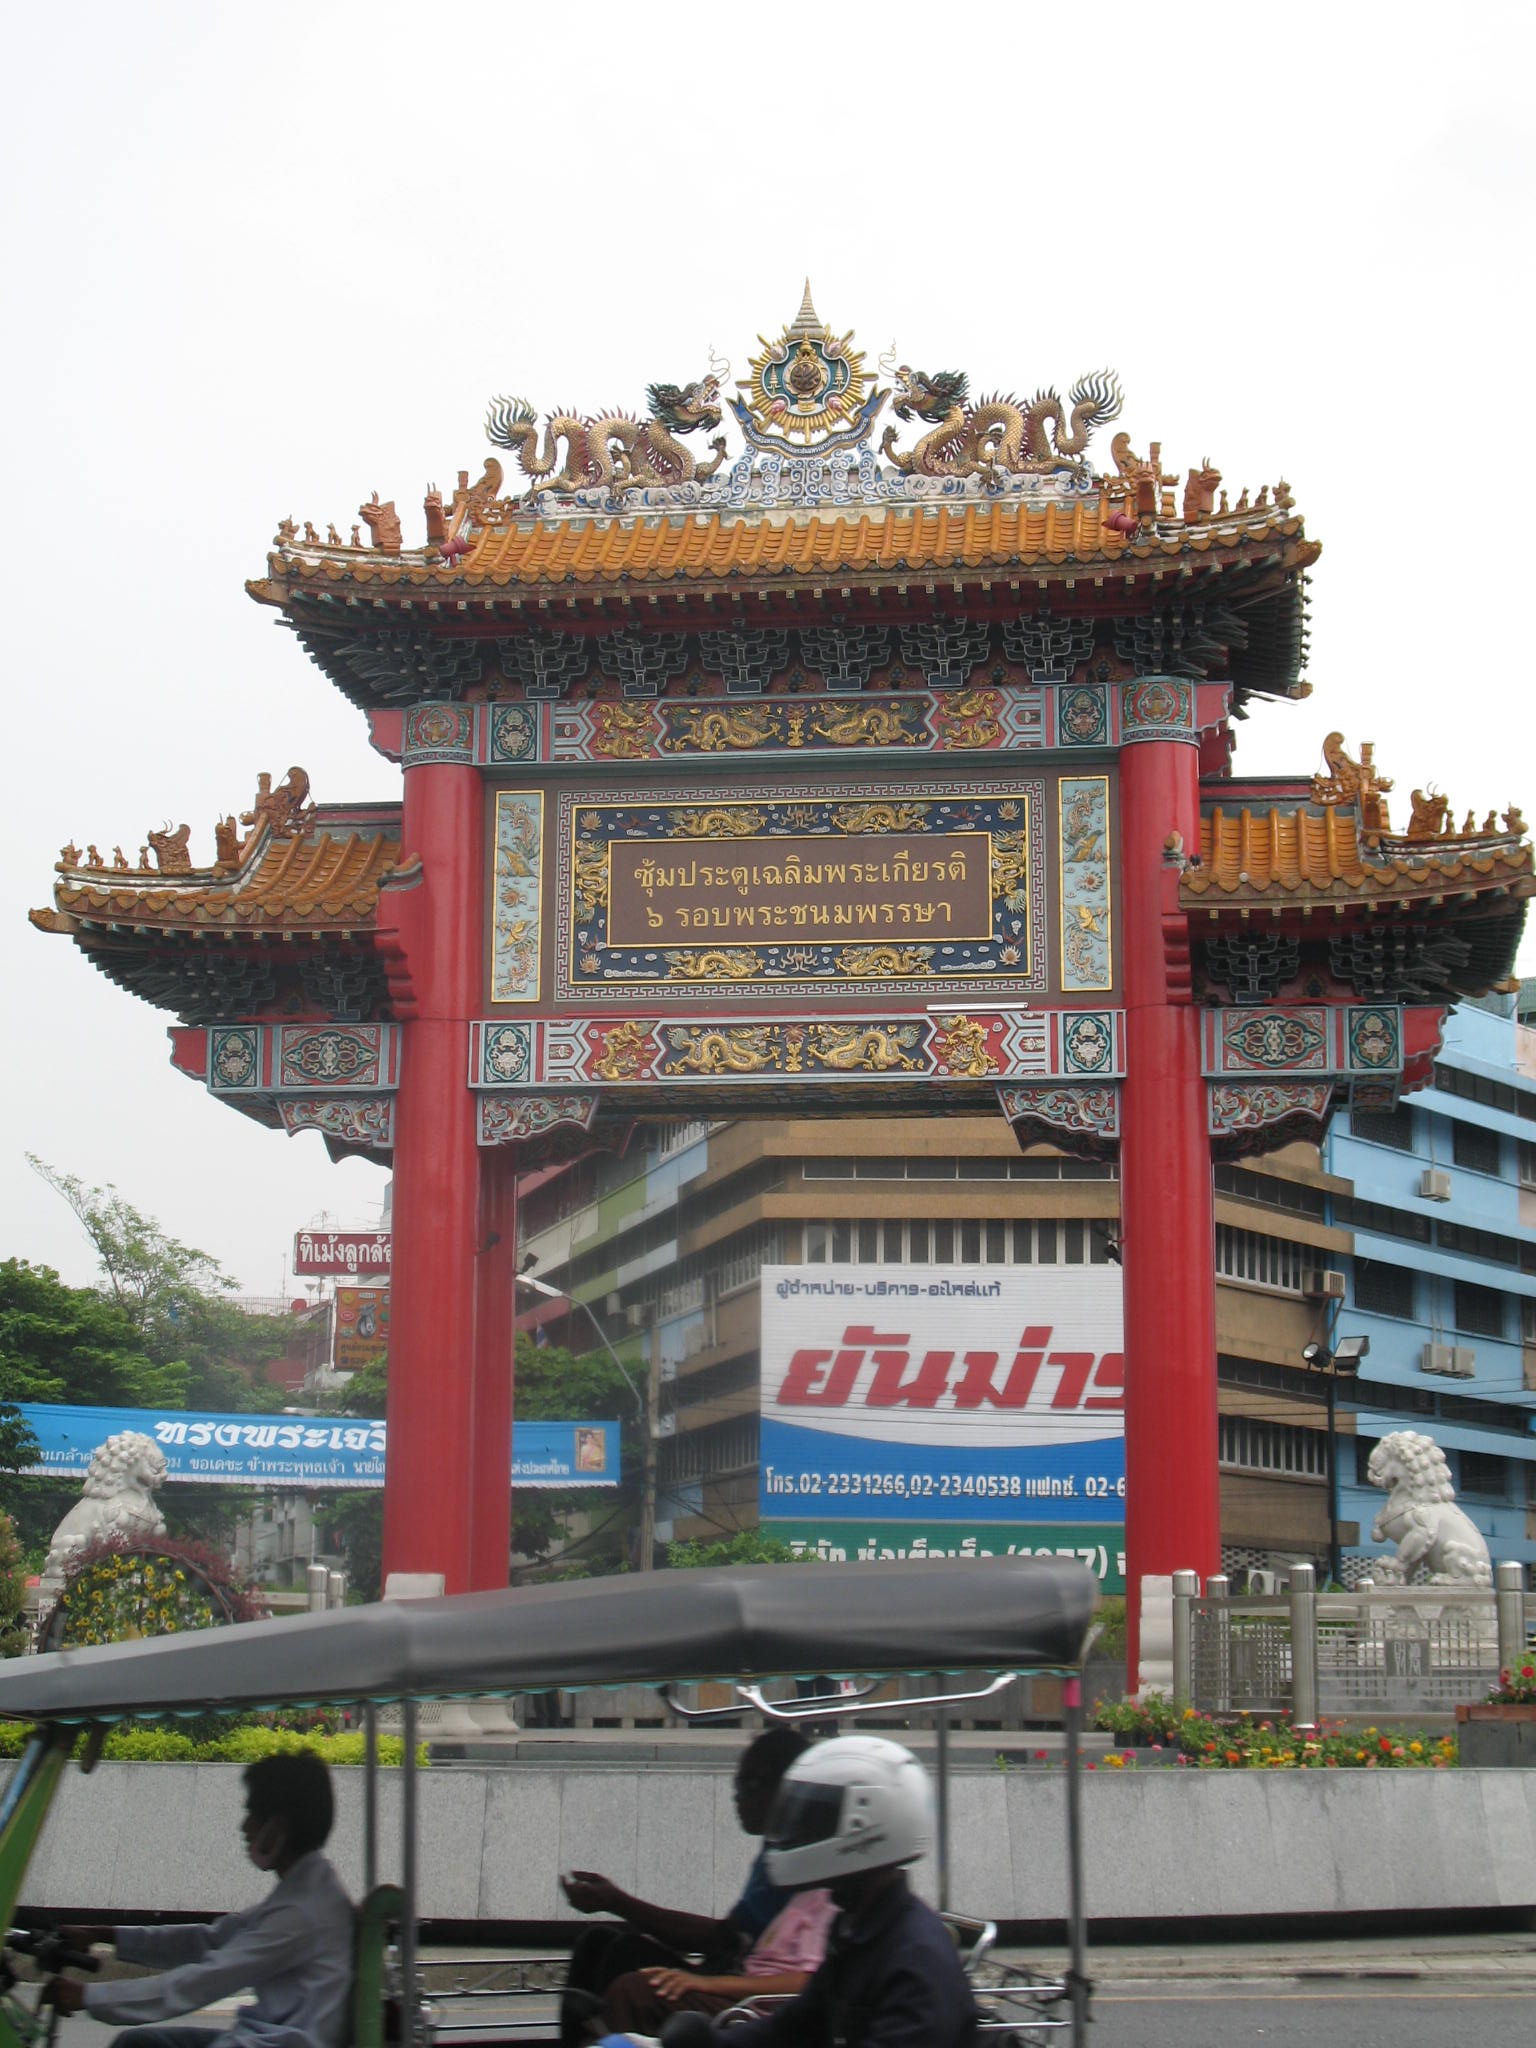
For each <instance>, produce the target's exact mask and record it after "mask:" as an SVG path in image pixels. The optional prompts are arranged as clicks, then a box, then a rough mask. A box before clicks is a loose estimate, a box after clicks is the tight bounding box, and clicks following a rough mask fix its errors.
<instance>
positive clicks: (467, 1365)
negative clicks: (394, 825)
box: [384, 762, 510, 1593]
mask: <svg viewBox="0 0 1536 2048" xmlns="http://www.w3.org/2000/svg"><path fill="white" fill-rule="evenodd" d="M484 817H485V813H484V803H483V799H482V793H481V787H480V777H479V774H478V772H477V771H476V769H475V768H474V767H473V766H472V765H470V764H469V763H468V762H451V763H441V762H432V763H426V762H424V763H422V764H420V765H418V766H411V765H407V767H406V770H405V796H404V807H403V813H402V820H401V840H402V853H403V854H404V855H405V856H406V857H407V858H409V857H410V856H411V855H412V854H417V855H419V856H420V858H421V880H420V882H419V883H418V884H417V885H416V887H415V888H413V889H411V890H410V891H409V892H408V894H406V895H404V896H402V898H401V902H400V926H401V937H402V940H403V942H404V947H405V952H406V956H407V960H408V962H409V968H410V979H411V990H412V997H411V1014H410V1015H409V1017H408V1019H407V1021H406V1027H405V1031H404V1034H403V1037H404V1045H403V1048H402V1058H401V1072H400V1090H399V1094H398V1096H397V1098H396V1103H395V1150H394V1171H395V1182H394V1248H393V1260H392V1270H391V1277H390V1360H389V1408H388V1425H389V1448H388V1452H387V1456H386V1463H385V1478H384V1570H385V1574H386V1576H387V1575H388V1574H389V1573H391V1572H440V1573H441V1574H442V1575H443V1579H444V1582H445V1585H446V1588H447V1590H448V1591H449V1592H450V1593H458V1592H463V1591H465V1590H466V1589H467V1588H469V1587H470V1586H472V1585H473V1584H474V1583H475V1580H474V1573H473V1564H472V1558H473V1545H472V1540H471V1533H470V1532H471V1518H472V1509H473V1503H474V1488H473V1484H472V1475H473V1449H474V1437H475V1420H476V1418H475V1402H474V1378H475V1375H474V1362H475V1322H476V1318H475V1310H476V1295H477V1287H476V1277H477V1276H476V1267H477V1258H476V1254H477V1248H478V1246H479V1244H480V1242H481V1240H480V1238H479V1235H478V1231H479V1226H480V1213H479V1212H480V1187H479V1183H480V1160H479V1148H478V1147H477V1145H476V1142H475V1114H474V1098H473V1095H472V1094H471V1091H470V1088H469V1086H468V1080H469V1029H468V1020H469V1018H471V1017H472V1016H473V1015H474V1014H475V1012H476V1010H477V1008H478V1006H479V996H480V977H481V953H482V946H483V917H482V898H483V893H484V884H483V879H482V869H483V856H484V846H483V841H484V833H485V823H484ZM509 1462H510V1461H509ZM508 1484H510V1470H509V1472H508ZM495 1583H496V1584H498V1585H501V1584H505V1558H503V1572H502V1576H501V1577H500V1578H498V1579H497V1580H496V1581H495Z"/></svg>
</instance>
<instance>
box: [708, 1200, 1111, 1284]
mask: <svg viewBox="0 0 1536 2048" xmlns="http://www.w3.org/2000/svg"><path fill="white" fill-rule="evenodd" d="M1113 1230H1114V1226H1113V1225H1112V1224H1111V1223H1109V1222H1107V1221H1106V1220H1105V1219H1103V1218H1102V1217H1085V1216H1068V1217H1062V1218H1056V1217H1051V1216H1043V1217H1038V1218H1036V1217H1028V1216H1018V1217H1014V1218H1013V1219H1011V1220H1010V1219H1007V1218H1003V1217H989V1218H987V1219H985V1220H983V1219H982V1218H979V1217H976V1218H973V1217H969V1216H967V1217H961V1218H958V1219H957V1218H955V1217H951V1216H939V1217H935V1218H933V1219H931V1220H930V1219H929V1218H926V1217H922V1216H914V1217H912V1218H911V1219H910V1221H907V1222H903V1221H902V1220H901V1219H900V1218H899V1217H896V1216H888V1217H885V1218H884V1219H881V1218H878V1217H867V1218H863V1219H861V1220H858V1221H852V1222H849V1221H843V1220H839V1221H836V1222H831V1223H822V1222H813V1223H807V1224H806V1225H805V1226H804V1235H803V1239H802V1242H803V1245H804V1258H805V1263H806V1264H807V1265H811V1266H824V1265H827V1264H829V1263H830V1264H833V1265H842V1264H846V1263H848V1262H849V1261H851V1260H853V1259H857V1260H858V1261H859V1263H860V1264H862V1265H876V1264H883V1265H887V1266H899V1265H902V1264H909V1265H914V1266H926V1265H930V1264H932V1265H939V1266H946V1265H965V1266H975V1265H987V1266H1008V1265H1013V1266H1030V1265H1036V1264H1044V1265H1054V1264H1056V1263H1057V1262H1058V1261H1059V1260H1064V1261H1065V1262H1066V1263H1067V1264H1069V1265H1076V1266H1081V1265H1090V1266H1103V1265H1107V1264H1108V1263H1109V1247H1110V1243H1111V1241H1112V1237H1113ZM759 1236H760V1237H761V1243H762V1246H763V1247H764V1248H763V1249H759V1248H758V1238H757V1237H754V1236H753V1234H752V1233H750V1232H749V1233H747V1234H746V1235H745V1236H744V1237H742V1238H740V1239H735V1240H733V1241H732V1250H731V1253H730V1254H728V1256H727V1259H726V1261H725V1263H724V1265H723V1266H722V1268H721V1273H722V1277H721V1280H720V1292H721V1293H725V1292H726V1291H728V1289H729V1288H731V1287H733V1286H742V1285H745V1284H746V1282H747V1281H748V1280H755V1279H756V1278H757V1276H758V1273H759V1271H760V1270H761V1267H762V1265H763V1262H764V1260H767V1261H769V1262H770V1263H771V1261H772V1260H773V1258H774V1257H775V1256H776V1245H775V1239H774V1235H773V1229H772V1226H771V1225H769V1226H761V1227H760V1231H759ZM738 1247H739V1249H738ZM693 1264H694V1261H693V1260H690V1261H689V1262H688V1266H689V1269H690V1271H691V1269H692V1267H693ZM727 1276H729V1277H727Z"/></svg>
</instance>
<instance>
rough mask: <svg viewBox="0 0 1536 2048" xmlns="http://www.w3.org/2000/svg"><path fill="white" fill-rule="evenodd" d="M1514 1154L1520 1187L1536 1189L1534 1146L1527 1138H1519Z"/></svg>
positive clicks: (1535, 1149)
mask: <svg viewBox="0 0 1536 2048" xmlns="http://www.w3.org/2000/svg"><path fill="white" fill-rule="evenodd" d="M1516 1152H1517V1156H1518V1162H1519V1170H1520V1185H1521V1187H1523V1188H1536V1144H1533V1143H1532V1142H1531V1140H1530V1139H1529V1138H1520V1139H1518V1140H1517V1141H1516Z"/></svg>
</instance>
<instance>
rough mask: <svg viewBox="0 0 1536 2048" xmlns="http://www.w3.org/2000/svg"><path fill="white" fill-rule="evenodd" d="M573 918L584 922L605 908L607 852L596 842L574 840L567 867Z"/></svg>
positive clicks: (601, 842)
mask: <svg viewBox="0 0 1536 2048" xmlns="http://www.w3.org/2000/svg"><path fill="white" fill-rule="evenodd" d="M571 883H572V886H573V888H574V889H575V892H576V916H577V919H578V921H580V922H584V921H585V920H586V919H587V918H589V917H595V916H596V915H597V913H598V911H600V910H606V908H607V907H608V848H607V846H606V844H605V843H604V842H603V841H602V840H600V839H578V840H577V841H576V845H575V849H574V855H573V859H572V863H571Z"/></svg>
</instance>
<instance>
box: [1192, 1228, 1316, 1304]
mask: <svg viewBox="0 0 1536 2048" xmlns="http://www.w3.org/2000/svg"><path fill="white" fill-rule="evenodd" d="M1308 1255H1309V1254H1308V1248H1307V1247H1306V1246H1305V1245H1299V1244H1292V1243H1291V1242H1290V1241H1289V1240H1288V1239H1286V1238H1283V1237H1265V1236H1263V1235H1262V1234H1261V1233H1260V1232H1259V1231H1257V1230H1237V1229H1235V1228H1234V1227H1233V1226H1232V1225H1231V1224H1230V1223H1218V1224H1217V1226H1216V1271H1217V1272H1218V1273H1219V1274H1221V1275H1222V1276H1223V1277H1224V1278H1225V1279H1228V1280H1241V1281H1243V1282H1244V1283H1245V1284H1246V1285H1248V1286H1250V1287H1271V1288H1275V1289H1278V1290H1279V1291H1280V1292H1282V1293H1285V1294H1300V1293H1301V1291H1302V1286H1303V1270H1304V1261H1305V1260H1306V1258H1307V1257H1308ZM1311 1256H1312V1257H1313V1258H1315V1257H1316V1254H1315V1253H1312V1254H1311Z"/></svg>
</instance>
